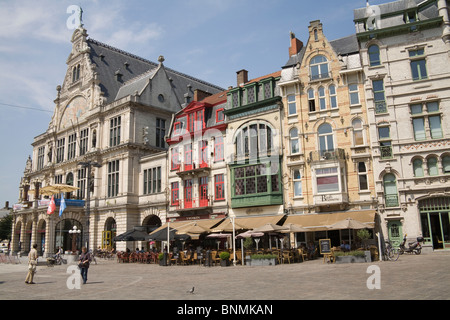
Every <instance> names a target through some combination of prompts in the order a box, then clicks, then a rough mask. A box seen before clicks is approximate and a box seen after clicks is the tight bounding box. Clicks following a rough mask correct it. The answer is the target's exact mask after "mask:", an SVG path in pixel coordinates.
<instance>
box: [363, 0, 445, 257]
mask: <svg viewBox="0 0 450 320" xmlns="http://www.w3.org/2000/svg"><path fill="white" fill-rule="evenodd" d="M448 13H449V10H448V4H447V2H446V1H445V0H443V1H441V0H439V1H431V0H425V1H422V0H414V1H406V0H400V1H394V2H389V3H385V4H381V5H377V6H370V5H369V4H368V6H367V7H365V8H360V9H356V10H355V11H354V21H355V27H356V35H357V37H358V41H359V43H360V48H361V58H362V59H361V61H362V67H363V69H364V73H365V79H364V90H365V95H366V100H367V110H368V120H369V125H370V141H371V142H370V143H371V148H372V150H373V153H372V154H373V170H374V179H375V187H376V196H377V200H378V211H379V213H380V216H381V220H382V224H381V227H382V230H383V234H384V238H385V239H386V240H388V239H389V240H391V241H392V242H393V243H394V244H398V243H399V242H400V241H401V240H402V238H403V236H404V235H405V234H407V235H408V240H414V239H415V238H416V237H418V236H423V237H424V238H425V247H426V248H427V249H431V248H433V249H442V248H449V247H450V242H449V241H450V222H449V213H450V193H449V191H450V190H449V182H450V180H449V174H450V140H449V138H450V131H449V130H450V129H449V128H450V119H449V110H450V88H449V78H450V64H449V57H450V56H449V53H450V51H449V49H450V24H449V16H448Z"/></svg>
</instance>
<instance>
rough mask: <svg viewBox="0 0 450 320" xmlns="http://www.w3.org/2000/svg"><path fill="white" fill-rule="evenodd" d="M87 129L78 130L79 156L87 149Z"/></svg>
mask: <svg viewBox="0 0 450 320" xmlns="http://www.w3.org/2000/svg"><path fill="white" fill-rule="evenodd" d="M88 141H89V129H84V130H81V131H80V156H82V155H84V154H86V152H87V151H88V146H89V144H88Z"/></svg>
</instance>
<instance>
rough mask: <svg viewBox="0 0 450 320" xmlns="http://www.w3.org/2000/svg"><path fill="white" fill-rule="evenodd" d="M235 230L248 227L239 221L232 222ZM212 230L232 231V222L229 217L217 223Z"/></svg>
mask: <svg viewBox="0 0 450 320" xmlns="http://www.w3.org/2000/svg"><path fill="white" fill-rule="evenodd" d="M234 229H235V230H247V229H249V228H248V227H246V226H244V225H242V224H240V223H239V222H236V221H235V222H234ZM212 231H213V232H233V223H232V222H231V220H230V219H226V220H225V221H224V222H222V223H221V224H219V225H218V226H217V227H216V228H214V229H213V230H212Z"/></svg>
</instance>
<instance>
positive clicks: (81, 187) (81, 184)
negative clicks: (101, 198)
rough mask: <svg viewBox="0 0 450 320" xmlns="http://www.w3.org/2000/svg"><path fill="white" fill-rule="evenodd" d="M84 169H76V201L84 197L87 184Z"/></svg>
mask: <svg viewBox="0 0 450 320" xmlns="http://www.w3.org/2000/svg"><path fill="white" fill-rule="evenodd" d="M86 171H87V170H86V168H80V169H78V173H77V179H78V180H77V187H78V190H77V198H78V199H84V198H85V197H86V184H87V179H86Z"/></svg>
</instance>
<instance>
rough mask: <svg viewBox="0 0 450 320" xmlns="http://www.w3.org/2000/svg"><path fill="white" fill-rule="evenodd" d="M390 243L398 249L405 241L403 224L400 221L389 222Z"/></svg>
mask: <svg viewBox="0 0 450 320" xmlns="http://www.w3.org/2000/svg"><path fill="white" fill-rule="evenodd" d="M388 233H389V241H390V242H391V245H392V246H393V247H394V248H398V247H399V246H400V244H401V243H402V241H403V231H402V224H401V222H400V221H398V220H394V221H389V222H388Z"/></svg>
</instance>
